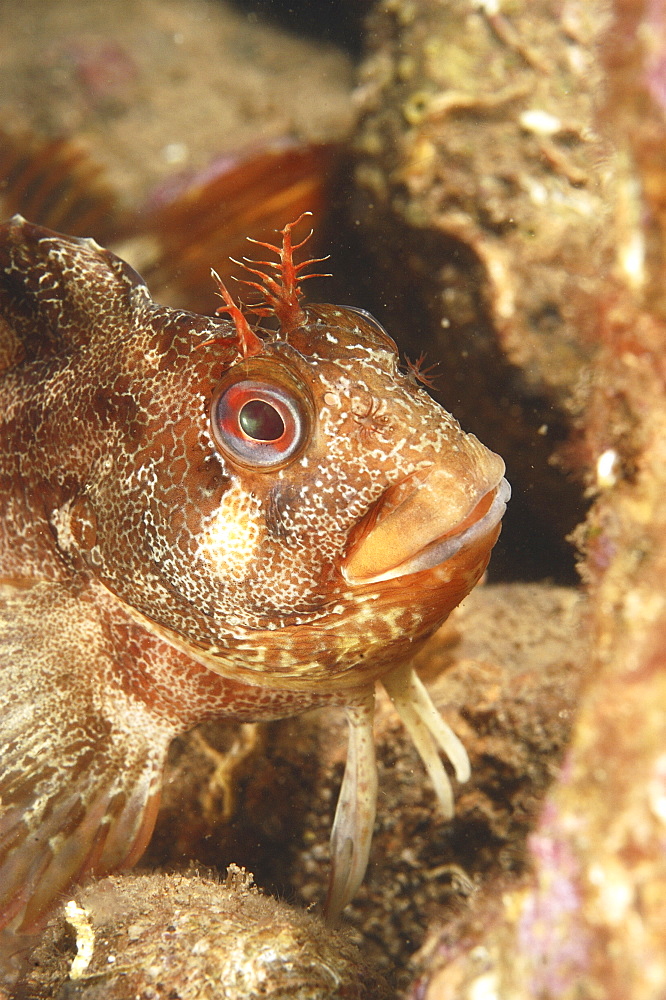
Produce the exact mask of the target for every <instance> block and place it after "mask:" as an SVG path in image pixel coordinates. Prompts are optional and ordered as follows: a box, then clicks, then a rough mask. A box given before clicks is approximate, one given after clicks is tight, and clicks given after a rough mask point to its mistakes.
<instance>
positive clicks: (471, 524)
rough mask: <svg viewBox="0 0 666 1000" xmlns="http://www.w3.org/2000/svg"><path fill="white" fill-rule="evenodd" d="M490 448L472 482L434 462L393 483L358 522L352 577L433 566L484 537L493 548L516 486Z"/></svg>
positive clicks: (369, 579)
mask: <svg viewBox="0 0 666 1000" xmlns="http://www.w3.org/2000/svg"><path fill="white" fill-rule="evenodd" d="M484 451H485V455H483V456H482V458H483V461H482V462H479V463H478V467H477V468H476V470H475V473H476V474H475V475H474V476H473V477H472V476H470V477H468V479H467V481H464V482H461V481H460V480H459V478H458V477H456V476H454V475H452V474H451V472H450V471H449V470H447V469H443V468H439V467H433V468H431V470H430V471H429V472H428V473H427V475H425V477H423V476H422V475H421V476H419V477H409V478H408V479H407V480H406V481H404V482H403V483H402V484H400V485H399V486H398V487H391V488H389V489H388V490H387V491H386V493H385V494H384V496H383V497H382V499H381V500H380V501H379V503H378V504H377V505H376V506H375V507H374V508H373V510H372V511H371V512H370V513H369V514H367V515H366V517H365V518H364V519H363V521H362V522H361V523H360V524H359V525H358V526H357V530H356V531H355V533H354V536H353V538H352V540H351V545H350V547H349V550H348V552H347V556H346V558H345V560H344V563H343V566H342V573H343V575H344V577H345V579H346V580H347V582H348V583H350V584H353V585H355V586H359V585H363V584H370V583H379V582H381V581H384V580H393V579H396V578H398V577H403V576H407V575H408V574H412V573H421V572H424V571H427V570H433V569H435V568H436V567H438V566H440V565H441V564H442V563H446V562H448V561H449V560H450V559H452V558H453V557H454V556H456V555H458V554H459V553H460V552H461V551H463V550H465V549H467V548H470V547H471V546H475V547H476V546H478V545H479V544H481V543H482V542H483V541H484V540H487V543H488V551H490V549H491V548H492V546H493V545H494V544H495V541H496V540H497V536H498V535H499V525H500V522H501V520H502V517H503V515H504V511H505V509H506V505H507V502H508V501H509V498H510V496H511V487H510V486H509V483H508V482H507V480H506V479H505V478H504V462H503V461H502V459H501V458H500V457H499V455H496V454H494V452H490V451H487V449H484Z"/></svg>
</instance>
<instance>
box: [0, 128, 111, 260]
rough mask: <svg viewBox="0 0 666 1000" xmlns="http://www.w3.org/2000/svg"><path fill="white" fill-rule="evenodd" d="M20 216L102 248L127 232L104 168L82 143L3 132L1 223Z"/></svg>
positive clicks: (0, 148)
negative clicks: (91, 240)
mask: <svg viewBox="0 0 666 1000" xmlns="http://www.w3.org/2000/svg"><path fill="white" fill-rule="evenodd" d="M17 213H19V214H21V215H23V216H25V218H26V219H30V221H31V222H33V223H35V224H36V225H40V226H45V227H47V228H49V229H55V230H58V231H59V232H62V233H69V234H70V235H71V236H94V237H95V239H97V240H99V241H100V242H101V243H104V244H108V243H109V242H110V241H111V240H112V239H113V238H114V236H115V234H116V233H117V232H118V231H120V230H121V229H122V228H124V223H123V220H122V219H121V212H120V209H119V205H118V198H117V196H116V192H115V191H114V190H113V188H112V187H111V185H110V183H109V182H108V180H107V178H106V173H105V170H104V167H103V166H102V165H101V164H100V163H98V162H97V161H96V160H95V159H94V158H93V157H92V155H91V154H90V151H89V150H88V148H87V147H86V146H85V145H84V144H83V143H81V142H79V141H78V140H75V139H71V138H67V137H64V136H63V137H61V138H56V139H46V138H43V137H39V136H35V135H32V134H30V133H27V132H18V133H17V132H10V131H8V130H7V129H4V128H0V219H4V218H7V217H8V216H10V215H15V214H17Z"/></svg>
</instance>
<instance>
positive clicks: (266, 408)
mask: <svg viewBox="0 0 666 1000" xmlns="http://www.w3.org/2000/svg"><path fill="white" fill-rule="evenodd" d="M238 422H239V424H240V426H241V429H242V430H243V431H244V432H245V433H246V434H247V436H248V437H251V438H254V440H255V441H277V439H278V438H281V437H282V435H283V434H284V422H283V420H282V417H281V416H280V414H279V413H278V411H277V410H276V409H275V407H274V406H271V404H270V403H266V402H264V400H263V399H251V400H250V402H249V403H246V404H245V406H244V407H243V408H242V409H241V411H240V415H239V417H238Z"/></svg>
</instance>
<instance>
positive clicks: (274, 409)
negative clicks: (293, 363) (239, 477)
mask: <svg viewBox="0 0 666 1000" xmlns="http://www.w3.org/2000/svg"><path fill="white" fill-rule="evenodd" d="M308 418H309V414H308V411H307V407H306V406H305V405H304V403H303V400H302V399H301V398H299V395H298V394H297V392H296V391H294V390H291V389H290V388H287V386H283V385H280V384H278V383H273V382H263V381H259V380H255V379H249V378H245V379H240V380H238V381H235V382H232V383H231V384H229V383H225V384H224V385H223V386H222V388H221V389H220V390H219V391H218V392H217V393H216V395H215V396H214V398H213V404H212V407H211V430H212V432H213V438H214V440H215V443H216V445H217V446H218V448H219V450H220V451H221V452H222V453H223V454H225V455H226V456H227V457H229V458H230V459H231V460H232V461H234V462H237V463H240V464H241V465H245V466H249V467H250V468H254V469H259V470H261V469H265V470H271V469H277V468H280V467H281V466H283V465H286V464H287V463H288V462H290V461H291V460H292V459H293V458H294V457H295V456H296V455H297V454H300V452H301V450H302V448H303V446H304V445H305V442H306V440H307V438H308V436H309V429H310V426H309V425H310V421H309V419H308Z"/></svg>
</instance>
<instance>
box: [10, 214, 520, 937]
mask: <svg viewBox="0 0 666 1000" xmlns="http://www.w3.org/2000/svg"><path fill="white" fill-rule="evenodd" d="M283 238H284V240H283V246H282V248H275V249H276V250H278V251H279V253H280V261H279V263H278V264H277V265H270V266H271V267H272V268H273V270H272V271H269V275H268V276H264V277H260V281H259V282H257V283H256V286H257V287H259V286H261V289H262V291H263V293H264V296H265V299H266V302H265V306H264V309H263V312H270V313H272V314H274V315H275V316H276V317H277V318H278V320H279V329H277V330H276V331H274V332H266V331H264V332H263V333H262V332H257V330H255V329H253V328H251V327H250V325H249V324H248V322H247V320H246V318H245V317H244V316H243V314H242V313H241V311H240V310H239V309H238V308H237V307H236V306H234V304H233V302H232V300H231V299H230V297H229V296H228V293H227V292H226V289H225V288H224V286H222V287H221V292H222V294H223V297H224V302H225V304H224V305H223V306H222V307H221V310H220V312H221V313H227V314H228V315H227V316H224V315H218V316H215V317H207V316H200V315H197V314H194V313H189V312H184V311H181V310H175V309H171V308H167V307H163V306H160V305H158V304H156V303H155V302H154V301H153V300H152V298H151V297H150V295H149V293H148V290H147V288H146V286H145V284H144V283H143V281H142V280H141V278H140V277H139V275H138V274H136V272H134V271H133V270H132V269H131V268H130V267H129V266H128V265H127V264H125V263H124V262H123V261H122V260H120V259H119V258H118V257H116V256H114V254H112V253H111V252H109V251H107V250H104V249H102V248H100V247H99V246H97V244H95V243H94V242H93V241H91V240H81V239H75V238H72V237H66V236H62V235H59V234H56V233H53V232H51V231H49V230H46V229H42V228H40V227H37V226H33V225H31V224H30V223H27V222H25V221H24V220H23V219H21V218H20V217H14V219H12V220H11V221H10V222H8V223H6V224H5V225H3V226H2V227H0V463H1V465H0V507H1V509H2V518H1V520H0V525H1V527H0V596H1V597H2V601H1V603H0V743H1V764H0V924H2V925H5V926H6V927H7V928H8V929H9V930H10V931H11V932H12V933H29V932H31V931H34V930H35V928H37V927H39V926H40V923H41V922H42V921H43V919H44V917H45V915H46V914H47V913H48V912H49V909H50V908H51V907H52V905H53V903H54V901H55V900H57V899H58V898H59V897H60V896H61V894H62V892H63V891H65V890H66V888H67V887H68V886H69V885H70V884H71V883H72V882H73V881H75V880H77V879H80V878H81V877H82V876H83V875H84V874H85V873H87V872H93V873H96V874H104V873H107V872H110V871H113V870H116V869H118V868H121V867H123V866H127V865H130V864H132V863H133V862H134V861H136V860H137V859H138V857H139V856H140V854H141V852H142V850H143V849H144V847H145V845H146V843H147V840H148V838H149V836H150V833H151V831H152V828H153V825H154V822H155V816H156V812H157V808H158V803H159V789H160V782H161V773H162V768H163V764H164V759H165V755H166V751H167V749H168V746H169V743H170V741H171V740H172V739H173V737H174V736H175V735H177V734H178V733H182V732H183V731H186V730H187V729H189V728H191V727H192V726H194V725H195V724H197V723H198V722H201V721H203V720H205V719H211V718H224V717H226V718H234V719H238V720H243V721H249V720H267V719H274V718H279V717H284V716H288V715H293V714H297V713H300V712H302V711H305V710H307V709H310V708H313V707H318V706H321V705H340V706H344V707H345V708H346V709H347V712H348V718H349V722H350V747H349V758H348V763H347V769H346V772H345V778H344V781H343V787H342V791H341V796H340V802H339V805H338V811H337V813H336V819H335V822H334V830H333V837H332V857H333V873H332V880H331V889H330V894H329V913H331V914H333V915H334V914H335V913H337V912H339V910H340V909H341V908H342V907H343V906H344V905H345V904H346V903H347V902H348V901H349V899H350V898H351V896H352V895H353V893H354V891H355V890H356V888H357V887H358V884H359V882H360V881H361V879H362V877H363V872H364V870H365V865H366V862H367V853H368V850H369V843H370V836H371V830H372V822H373V819H374V803H375V793H376V777H375V773H374V756H373V753H374V751H373V747H372V703H373V692H374V686H375V682H376V681H378V680H381V681H383V682H384V683H385V685H386V687H387V690H389V693H390V694H391V696H392V697H393V698H394V701H395V703H396V706H397V707H398V710H399V711H400V713H401V715H402V717H403V719H404V721H405V723H406V725H407V726H408V728H410V730H411V731H412V733H413V735H414V737H415V740H416V742H417V746H418V748H419V750H420V752H421V754H422V756H423V757H424V760H425V762H426V766H427V767H428V770H429V772H430V774H431V777H432V778H433V780H434V782H435V786H436V789H437V791H438V794H439V796H440V799H441V800H442V802H443V804H444V807H445V810H447V811H449V812H450V788H449V786H448V779H447V778H446V775H445V772H444V770H443V768H442V765H441V761H440V760H439V757H438V755H437V752H436V747H437V746H439V747H440V748H443V749H444V750H445V752H446V753H447V754H448V755H449V757H450V758H451V760H452V762H453V765H454V768H455V770H456V773H457V775H458V777H459V778H461V779H463V780H464V778H465V777H466V775H467V768H468V765H467V763H466V755H465V754H464V750H462V747H461V746H460V745H459V743H458V741H457V739H456V738H455V736H454V735H453V734H452V733H451V732H450V731H449V730H448V728H447V727H446V726H445V725H444V723H443V722H442V720H441V719H440V718H439V716H438V715H437V713H436V712H435V710H434V708H432V706H431V705H430V703H429V700H428V698H427V695H426V694H425V689H423V687H422V685H420V682H419V681H418V680H417V678H416V677H415V675H414V674H413V673H412V671H411V669H410V668H409V666H408V663H409V659H410V658H411V657H412V656H413V654H414V652H415V651H416V650H417V649H418V648H419V647H420V645H421V644H422V643H423V642H424V641H425V640H426V639H427V638H428V636H430V635H431V634H432V633H433V631H434V630H435V629H436V628H437V627H438V626H439V625H440V624H441V623H442V622H443V621H444V620H445V619H446V617H447V615H448V614H449V613H450V611H451V610H452V609H453V608H454V607H455V606H456V605H457V604H458V603H459V602H460V600H461V599H462V598H463V597H464V596H465V595H466V594H467V593H468V592H469V590H470V589H471V588H472V587H473V586H474V584H475V583H476V582H477V581H478V579H479V578H480V576H481V575H482V573H483V572H484V570H485V567H486V565H487V562H488V558H489V555H490V551H491V549H492V546H493V544H494V542H495V540H496V538H497V535H498V533H499V525H500V520H501V516H502V513H503V510H504V506H505V503H506V500H507V499H508V486H507V485H506V481H505V480H504V479H503V473H504V464H503V462H502V460H501V459H500V458H499V457H498V456H497V455H495V454H493V453H492V452H490V451H488V449H486V448H485V447H484V446H483V445H481V444H480V442H478V441H477V440H476V438H474V437H473V436H472V435H467V434H465V433H464V432H463V431H462V430H461V429H460V427H459V425H458V424H457V423H456V421H455V420H454V419H453V417H451V416H450V415H449V414H448V413H446V412H445V411H444V410H443V409H442V408H441V407H440V406H439V405H438V404H436V403H435V402H434V401H433V400H432V399H431V398H430V397H429V396H428V395H427V394H426V393H425V392H424V391H423V390H422V389H421V388H419V387H418V385H417V384H416V383H415V381H414V379H413V377H412V376H411V375H410V374H409V373H406V374H405V373H403V372H402V371H401V369H400V367H399V357H398V352H397V349H396V346H395V344H394V343H393V341H392V340H391V339H390V337H389V336H388V335H387V334H386V333H385V331H383V329H382V328H381V327H380V326H379V324H377V323H376V322H375V321H374V320H372V318H371V317H369V316H367V314H365V313H363V312H362V311H360V310H354V309H350V308H342V307H337V306H330V305H313V306H302V305H301V303H300V289H299V287H298V284H299V280H302V278H303V274H302V269H303V267H304V265H294V263H293V248H292V244H291V227H290V226H288V227H286V228H285V230H284V231H283ZM253 273H254V274H255V275H258V274H259V271H258V270H257V269H254V271H253ZM299 276H300V277H299ZM259 311H262V310H259Z"/></svg>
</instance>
